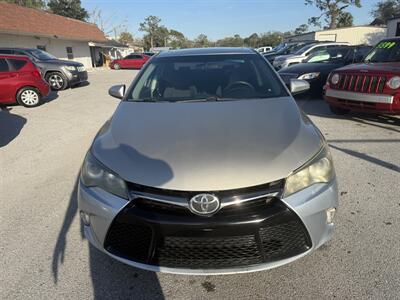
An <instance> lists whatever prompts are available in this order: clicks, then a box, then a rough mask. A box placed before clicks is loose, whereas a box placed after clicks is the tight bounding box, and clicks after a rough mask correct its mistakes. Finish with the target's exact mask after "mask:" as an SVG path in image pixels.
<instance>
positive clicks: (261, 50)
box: [257, 46, 272, 53]
mask: <svg viewBox="0 0 400 300" xmlns="http://www.w3.org/2000/svg"><path fill="white" fill-rule="evenodd" d="M271 50H272V47H271V46H265V47H260V48H258V49H257V51H258V52H260V53H266V52H269V51H271Z"/></svg>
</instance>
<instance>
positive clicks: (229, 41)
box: [216, 34, 244, 47]
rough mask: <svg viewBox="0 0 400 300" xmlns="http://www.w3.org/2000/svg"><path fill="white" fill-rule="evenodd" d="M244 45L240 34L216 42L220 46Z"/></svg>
mask: <svg viewBox="0 0 400 300" xmlns="http://www.w3.org/2000/svg"><path fill="white" fill-rule="evenodd" d="M243 45H244V41H243V39H242V38H241V37H240V35H238V34H235V35H234V36H228V37H226V38H223V39H220V40H218V41H217V42H216V46H218V47H243Z"/></svg>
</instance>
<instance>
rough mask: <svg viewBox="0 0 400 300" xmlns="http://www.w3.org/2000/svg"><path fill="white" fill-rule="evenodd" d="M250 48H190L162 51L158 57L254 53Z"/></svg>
mask: <svg viewBox="0 0 400 300" xmlns="http://www.w3.org/2000/svg"><path fill="white" fill-rule="evenodd" d="M254 53H256V52H255V51H254V50H252V49H250V48H235V47H216V48H190V49H180V50H170V51H162V52H160V53H159V54H158V55H157V57H175V56H195V55H214V54H215V55H218V54H254Z"/></svg>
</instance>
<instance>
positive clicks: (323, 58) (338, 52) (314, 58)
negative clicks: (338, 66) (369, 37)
mask: <svg viewBox="0 0 400 300" xmlns="http://www.w3.org/2000/svg"><path fill="white" fill-rule="evenodd" d="M349 51H350V49H349V48H337V49H329V50H321V51H317V52H315V53H314V54H312V55H310V56H309V57H308V58H307V59H305V60H304V62H305V63H320V62H335V61H342V60H343V59H344V58H345V57H346V56H347V55H348V53H349Z"/></svg>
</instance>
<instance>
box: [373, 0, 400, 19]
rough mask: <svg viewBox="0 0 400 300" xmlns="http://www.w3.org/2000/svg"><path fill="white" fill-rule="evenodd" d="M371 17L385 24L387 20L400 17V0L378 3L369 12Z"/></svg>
mask: <svg viewBox="0 0 400 300" xmlns="http://www.w3.org/2000/svg"><path fill="white" fill-rule="evenodd" d="M371 15H372V16H373V17H374V18H376V19H379V20H382V21H383V22H384V23H386V22H387V21H388V20H389V19H391V18H395V17H399V16H400V0H383V1H379V2H378V3H377V4H376V5H375V8H374V9H373V10H372V11H371Z"/></svg>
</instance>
